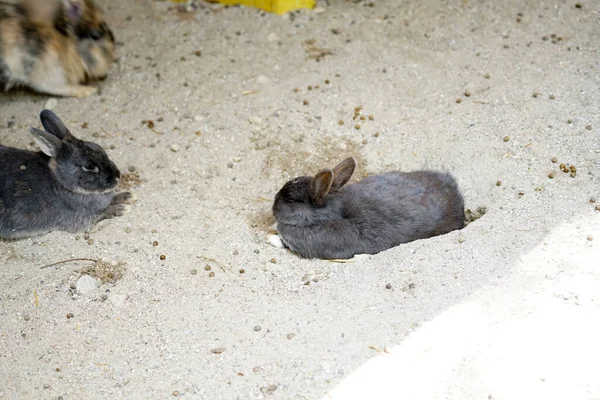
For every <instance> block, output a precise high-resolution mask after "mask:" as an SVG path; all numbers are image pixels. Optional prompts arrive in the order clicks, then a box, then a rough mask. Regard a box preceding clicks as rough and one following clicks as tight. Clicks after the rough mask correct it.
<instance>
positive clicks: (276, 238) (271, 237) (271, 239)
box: [269, 235, 285, 249]
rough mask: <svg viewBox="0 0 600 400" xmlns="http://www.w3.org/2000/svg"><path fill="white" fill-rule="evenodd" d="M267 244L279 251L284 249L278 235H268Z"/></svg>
mask: <svg viewBox="0 0 600 400" xmlns="http://www.w3.org/2000/svg"><path fill="white" fill-rule="evenodd" d="M269 243H270V244H271V246H275V247H277V248H280V249H283V248H284V247H285V245H284V244H283V241H282V240H281V238H280V237H279V235H269Z"/></svg>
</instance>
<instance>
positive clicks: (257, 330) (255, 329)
mask: <svg viewBox="0 0 600 400" xmlns="http://www.w3.org/2000/svg"><path fill="white" fill-rule="evenodd" d="M261 330H262V328H261V327H260V325H256V326H255V327H254V332H260V331H261Z"/></svg>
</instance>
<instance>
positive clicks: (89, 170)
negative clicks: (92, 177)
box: [81, 165, 99, 174]
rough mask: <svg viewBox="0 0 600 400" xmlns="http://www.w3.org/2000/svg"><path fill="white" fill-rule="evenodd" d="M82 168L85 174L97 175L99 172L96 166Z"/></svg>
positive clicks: (83, 166)
mask: <svg viewBox="0 0 600 400" xmlns="http://www.w3.org/2000/svg"><path fill="white" fill-rule="evenodd" d="M81 168H82V169H83V170H84V171H85V172H93V173H94V174H97V173H98V171H99V169H98V167H96V166H95V165H82V166H81Z"/></svg>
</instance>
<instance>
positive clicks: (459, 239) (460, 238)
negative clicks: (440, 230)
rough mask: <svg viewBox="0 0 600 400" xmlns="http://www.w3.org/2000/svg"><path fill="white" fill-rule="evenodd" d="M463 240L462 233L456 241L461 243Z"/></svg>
mask: <svg viewBox="0 0 600 400" xmlns="http://www.w3.org/2000/svg"><path fill="white" fill-rule="evenodd" d="M464 241H465V237H464V236H463V235H460V236H459V237H458V243H463V242H464Z"/></svg>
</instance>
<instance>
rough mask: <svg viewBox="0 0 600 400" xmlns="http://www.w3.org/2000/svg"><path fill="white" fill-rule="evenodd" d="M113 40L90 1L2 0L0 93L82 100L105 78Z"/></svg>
mask: <svg viewBox="0 0 600 400" xmlns="http://www.w3.org/2000/svg"><path fill="white" fill-rule="evenodd" d="M114 58H115V38H114V35H113V33H112V31H111V30H110V29H109V28H108V25H107V24H106V22H105V21H104V17H103V15H102V12H101V11H100V9H99V8H98V7H97V6H96V4H95V3H94V2H93V1H92V0H20V1H18V2H17V3H8V2H6V1H2V0H0V89H4V90H10V89H11V88H13V87H18V86H25V87H28V88H31V89H33V90H35V91H38V92H41V93H46V94H50V95H55V96H74V97H86V96H89V95H90V94H92V93H95V92H96V91H97V88H95V87H93V86H86V85H83V83H85V82H87V81H88V80H89V79H97V78H104V77H105V76H106V75H107V73H108V70H109V69H110V67H111V65H112V63H113V61H114Z"/></svg>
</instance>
